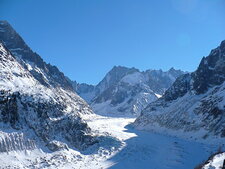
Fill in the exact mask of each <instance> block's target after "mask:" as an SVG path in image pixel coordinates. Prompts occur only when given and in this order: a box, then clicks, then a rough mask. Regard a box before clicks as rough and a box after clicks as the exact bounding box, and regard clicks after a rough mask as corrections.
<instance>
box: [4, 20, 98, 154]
mask: <svg viewBox="0 0 225 169" xmlns="http://www.w3.org/2000/svg"><path fill="white" fill-rule="evenodd" d="M0 23H1V24H0V28H1V29H4V30H5V33H3V34H2V33H1V32H0V38H1V40H2V43H0V130H1V131H2V132H1V133H0V136H1V138H2V141H1V145H2V146H4V145H5V144H7V146H8V148H7V146H6V151H19V150H28V149H29V150H32V149H34V148H35V145H37V143H38V146H37V148H39V149H40V148H43V147H45V148H48V149H49V150H50V151H58V150H60V149H61V148H64V149H66V148H68V147H70V148H72V149H73V148H77V149H85V148H87V147H88V146H90V145H92V144H94V143H95V142H96V141H95V137H94V136H93V134H92V131H91V129H90V128H89V127H88V126H87V124H86V123H85V121H84V120H83V119H82V116H87V115H89V114H92V110H91V109H90V107H89V106H88V105H87V103H86V102H85V101H84V100H83V99H82V98H80V97H79V96H78V95H77V94H76V93H75V92H73V91H72V90H71V88H70V86H71V84H70V83H69V82H68V83H67V80H66V81H64V79H65V77H64V75H63V74H62V73H61V72H59V70H58V69H57V68H56V67H54V66H51V65H47V64H46V63H45V62H44V61H43V60H42V59H41V58H40V56H38V55H37V54H35V53H33V52H32V51H31V49H30V48H29V47H28V46H27V45H26V44H25V42H24V41H23V40H22V38H21V37H20V36H19V35H18V34H17V33H16V32H15V31H14V30H13V28H12V27H11V26H10V25H9V24H8V23H7V22H1V21H0ZM68 84H69V85H68ZM4 126H6V127H4ZM5 128H7V129H8V130H13V131H14V132H13V133H11V132H5V131H4V130H3V129H5ZM24 135H32V136H34V137H33V138H32V139H28V138H25V137H23V136H24ZM31 140H33V141H31ZM14 141H16V142H19V143H18V144H14Z"/></svg>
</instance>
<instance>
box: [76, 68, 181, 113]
mask: <svg viewBox="0 0 225 169" xmlns="http://www.w3.org/2000/svg"><path fill="white" fill-rule="evenodd" d="M183 73H184V72H182V71H180V70H175V69H174V68H171V69H170V70H169V71H167V72H163V71H162V70H147V71H144V72H141V71H139V70H138V69H135V68H127V67H122V66H115V67H113V69H112V70H111V71H109V72H108V73H107V75H106V76H105V77H104V79H103V80H102V81H101V82H100V83H99V84H98V85H96V86H92V85H87V84H77V83H73V84H74V88H75V91H76V92H77V93H78V94H79V95H80V96H81V97H83V98H84V99H85V100H86V101H87V102H89V103H90V104H91V106H92V107H93V109H94V110H95V112H96V113H98V114H102V115H103V114H104V115H108V116H110V115H117V116H118V115H122V116H127V115H132V116H133V115H135V116H137V115H139V114H140V112H141V111H142V110H143V109H144V108H145V107H146V106H147V105H148V104H149V103H151V102H153V101H155V100H157V99H158V97H160V96H161V95H163V94H164V92H165V91H166V89H168V88H169V87H170V86H171V85H172V83H173V82H174V81H175V80H176V78H177V77H178V76H180V75H182V74H183Z"/></svg>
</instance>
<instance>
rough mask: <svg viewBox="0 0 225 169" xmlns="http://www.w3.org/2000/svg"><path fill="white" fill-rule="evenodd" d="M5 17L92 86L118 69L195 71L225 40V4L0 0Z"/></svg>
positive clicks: (220, 0) (48, 57)
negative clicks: (114, 68)
mask: <svg viewBox="0 0 225 169" xmlns="http://www.w3.org/2000/svg"><path fill="white" fill-rule="evenodd" d="M0 19H1V20H8V21H9V22H10V23H11V25H12V26H13V27H14V28H15V29H16V31H17V32H18V33H19V34H20V35H21V36H22V37H23V38H24V39H25V41H26V42H27V43H28V45H29V46H30V47H31V48H32V49H33V50H34V51H36V52H37V53H39V54H40V55H41V56H42V57H43V59H44V60H45V61H46V62H49V63H51V64H53V65H56V66H58V67H59V69H60V70H61V71H63V72H64V73H65V74H66V75H67V76H69V77H70V78H71V79H73V80H77V81H78V82H86V83H91V84H96V83H97V82H99V81H100V80H101V79H102V78H103V76H104V75H105V74H106V73H107V72H108V71H109V70H110V69H111V68H112V67H113V66H114V65H122V66H128V67H136V68H139V69H140V70H145V69H150V68H151V69H160V68H161V69H163V70H167V69H169V68H170V67H175V68H179V69H183V70H186V71H193V70H195V69H196V68H197V66H198V64H199V62H200V60H201V58H202V57H203V56H207V55H208V54H209V52H210V50H211V49H212V48H215V47H217V46H218V45H219V43H220V42H221V41H222V40H224V39H225V0H0Z"/></svg>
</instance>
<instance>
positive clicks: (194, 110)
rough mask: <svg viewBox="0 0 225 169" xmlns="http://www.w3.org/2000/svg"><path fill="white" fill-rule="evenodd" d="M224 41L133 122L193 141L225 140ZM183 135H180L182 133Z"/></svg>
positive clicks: (147, 128)
mask: <svg viewBox="0 0 225 169" xmlns="http://www.w3.org/2000/svg"><path fill="white" fill-rule="evenodd" d="M224 81H225V41H223V42H222V43H221V44H220V46H219V47H217V48H216V49H214V50H212V51H211V53H210V54H209V56H207V57H203V59H202V60H201V63H200V65H199V67H198V69H197V70H196V71H195V72H193V73H190V74H185V75H182V76H180V77H179V78H178V79H177V80H176V81H175V82H174V84H173V85H172V86H171V87H170V88H169V89H168V90H167V91H166V92H165V95H163V97H161V98H160V99H158V100H157V101H155V102H153V103H150V104H149V105H148V106H147V107H146V108H145V109H144V110H143V111H142V112H141V115H140V116H139V117H138V118H137V119H136V121H135V122H134V124H133V125H134V126H135V127H136V128H138V129H143V130H154V131H158V132H164V133H165V132H166V133H169V134H172V135H179V136H181V135H182V136H185V137H192V138H203V139H206V138H215V140H217V141H219V140H220V139H219V138H221V139H223V138H224V137H225V116H224V115H225V82H224ZM179 131H180V132H179Z"/></svg>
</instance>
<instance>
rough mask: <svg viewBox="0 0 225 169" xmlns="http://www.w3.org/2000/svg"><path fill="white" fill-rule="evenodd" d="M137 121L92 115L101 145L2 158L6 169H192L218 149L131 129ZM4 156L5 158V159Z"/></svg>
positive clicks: (213, 146) (21, 153) (27, 153)
mask: <svg viewBox="0 0 225 169" xmlns="http://www.w3.org/2000/svg"><path fill="white" fill-rule="evenodd" d="M133 121H134V118H116V117H104V116H97V115H93V116H92V117H91V120H90V117H89V120H87V122H88V124H89V126H90V127H91V128H92V129H94V130H95V132H96V133H97V134H99V135H102V137H100V140H99V141H100V142H99V143H98V144H96V145H94V146H92V147H90V148H89V149H88V150H86V151H85V152H82V153H80V152H78V151H75V150H69V151H66V150H65V151H60V152H55V153H46V152H42V151H40V150H35V151H29V152H28V151H26V152H24V153H23V152H20V153H16V152H12V153H8V154H1V155H0V163H1V164H2V166H4V168H6V167H8V168H11V167H12V168H13V167H15V168H75V169H78V168H80V169H105V168H110V169H192V168H194V167H195V166H196V165H197V164H199V163H201V162H202V161H204V160H206V159H207V158H208V157H209V156H210V154H212V153H213V152H214V150H216V149H217V147H216V146H215V145H207V144H202V143H197V142H190V141H185V140H182V139H178V138H175V137H169V136H164V135H160V134H156V133H150V132H144V131H137V130H135V129H132V128H131V127H129V124H130V123H131V122H133ZM3 157H4V158H3Z"/></svg>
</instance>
